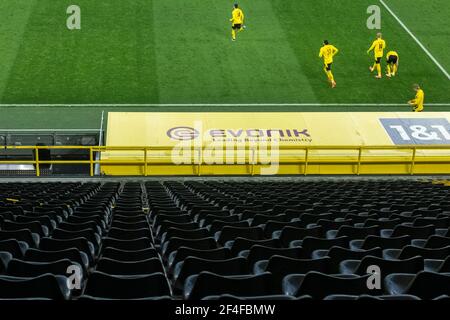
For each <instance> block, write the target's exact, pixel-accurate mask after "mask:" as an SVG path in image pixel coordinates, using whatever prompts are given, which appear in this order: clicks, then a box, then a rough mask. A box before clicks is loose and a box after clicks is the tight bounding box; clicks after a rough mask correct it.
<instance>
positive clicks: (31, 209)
mask: <svg viewBox="0 0 450 320" xmlns="http://www.w3.org/2000/svg"><path fill="white" fill-rule="evenodd" d="M431 182H432V181H431V180H430V179H427V180H419V179H358V180H356V179H345V178H342V179H328V178H319V179H305V180H304V181H302V180H300V179H296V180H293V181H289V182H288V183H286V180H282V179H281V180H279V181H272V180H268V181H265V182H264V183H262V182H261V181H258V180H256V181H255V180H242V179H241V180H237V181H234V180H232V179H231V180H230V179H226V180H217V179H216V180H200V179H199V180H194V179H192V180H167V181H162V180H161V181H158V180H142V181H139V182H124V181H122V182H110V181H109V180H104V181H103V182H89V181H87V182H45V183H43V182H39V183H16V182H11V183H1V184H0V298H1V299H56V300H70V299H73V300H77V299H83V300H104V299H144V300H161V299H163V300H164V299H188V300H197V299H206V300H217V299H249V298H253V299H283V300H292V299H326V300H366V299H377V300H397V299H400V300H417V299H444V298H445V297H446V296H448V295H450V228H449V227H450V200H449V199H450V198H449V193H450V188H449V186H448V183H431ZM373 265H376V266H378V267H379V268H380V270H381V279H382V287H381V288H380V289H371V288H369V287H368V286H367V280H368V278H369V277H370V274H368V273H367V272H368V271H367V269H368V267H370V266H373ZM71 267H72V268H73V267H75V268H78V269H79V270H81V272H80V274H79V278H77V281H79V283H80V287H79V288H77V287H73V286H70V285H69V283H70V281H72V280H73V278H71V275H72V273H71V272H69V271H68V270H70V268H71Z"/></svg>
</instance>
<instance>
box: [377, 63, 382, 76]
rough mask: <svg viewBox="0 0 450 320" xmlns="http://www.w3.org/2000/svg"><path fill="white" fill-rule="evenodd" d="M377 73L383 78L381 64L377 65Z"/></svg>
mask: <svg viewBox="0 0 450 320" xmlns="http://www.w3.org/2000/svg"><path fill="white" fill-rule="evenodd" d="M377 71H378V76H379V77H381V66H380V64H379V63H377Z"/></svg>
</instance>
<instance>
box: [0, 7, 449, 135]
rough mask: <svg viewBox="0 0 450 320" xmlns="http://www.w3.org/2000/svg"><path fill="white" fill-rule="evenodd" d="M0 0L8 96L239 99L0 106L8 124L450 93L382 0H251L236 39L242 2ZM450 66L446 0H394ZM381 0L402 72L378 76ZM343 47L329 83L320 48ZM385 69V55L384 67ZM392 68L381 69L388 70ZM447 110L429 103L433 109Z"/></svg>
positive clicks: (0, 75)
mask: <svg viewBox="0 0 450 320" xmlns="http://www.w3.org/2000/svg"><path fill="white" fill-rule="evenodd" d="M72 2H74V1H66V0H58V1H55V0H14V1H12V0H11V1H1V2H0V103H1V104H165V103H174V104H179V103H183V104H189V103H192V104H197V103H202V104H209V103H211V104H223V103H227V104H236V106H233V107H171V108H162V107H128V108H124V107H70V108H69V107H52V108H50V107H41V106H30V107H24V106H20V107H0V112H1V114H2V116H1V118H0V129H1V128H41V127H51V128H79V127H88V128H91V127H92V128H96V127H98V126H99V122H100V114H101V111H102V110H106V111H113V110H116V111H119V110H120V111H123V110H129V111H134V110H138V111H167V110H172V111H201V110H203V111H237V110H246V111H249V110H251V111H315V110H317V111H376V110H382V111H408V110H409V108H408V107H361V108H356V107H345V106H340V107H240V106H239V104H240V103H274V104H277V103H340V104H346V103H349V104H352V103H377V104H381V103H394V104H398V103H405V102H406V101H407V100H409V99H410V98H411V97H412V96H413V95H414V93H413V92H412V90H411V85H412V84H413V83H416V82H417V83H420V84H421V85H422V86H423V88H424V89H425V92H426V102H427V103H450V81H449V80H448V79H447V78H446V77H445V75H444V74H443V73H442V72H441V70H439V68H438V67H437V66H436V65H435V64H434V62H433V61H432V60H431V59H430V58H429V57H428V56H427V55H426V54H425V52H424V51H423V50H422V49H421V48H420V47H419V46H418V45H417V43H415V42H414V41H413V39H412V38H411V37H410V36H409V35H408V34H407V33H406V32H405V30H404V29H403V28H402V27H401V26H400V24H399V23H398V22H397V21H396V20H395V19H394V18H393V17H392V16H391V15H390V14H389V13H388V12H387V11H386V10H385V8H384V7H383V6H382V5H381V4H380V3H379V2H378V0H358V1H355V0H322V1H315V0H302V1H299V0H242V1H238V2H239V4H240V6H241V7H242V8H243V10H244V12H245V14H246V25H247V29H246V30H245V31H244V32H241V33H239V34H238V39H237V41H236V42H232V41H231V34H230V31H231V30H230V22H229V21H228V20H229V18H230V15H231V7H232V4H233V3H234V0H220V1H217V0H190V1H181V0H126V1H125V0H95V1H92V0H77V1H75V3H76V4H77V5H79V6H80V8H81V28H82V29H81V30H75V31H69V30H68V29H67V27H66V19H67V17H68V15H67V14H66V9H67V7H68V6H69V5H71V4H73V3H72ZM385 2H386V3H387V4H388V5H389V6H390V7H391V9H392V10H393V11H394V12H395V13H396V14H397V15H398V17H399V18H400V19H401V20H402V21H403V22H404V23H405V25H406V26H408V28H409V29H410V30H411V31H412V32H413V33H414V34H415V35H416V36H417V38H418V39H419V40H420V41H421V42H422V43H423V44H424V45H425V46H426V47H427V49H428V50H429V51H430V52H431V53H432V54H433V56H434V57H435V58H436V59H437V60H438V61H439V62H440V63H441V65H442V66H443V67H444V68H445V69H446V70H450V56H449V55H448V47H449V45H450V28H449V26H448V23H447V18H448V17H447V14H448V12H450V2H449V1H448V0H433V1H429V0H415V1H414V5H411V1H410V0H385ZM372 4H377V5H379V6H380V7H381V19H382V29H381V31H382V32H383V35H384V38H385V39H386V41H387V44H388V49H394V50H396V51H398V52H399V54H400V70H399V76H398V77H396V78H395V79H387V78H386V77H384V78H383V79H381V80H377V79H375V78H374V75H373V74H370V73H369V71H368V67H369V65H370V64H372V61H373V57H372V56H368V55H367V54H366V50H367V49H368V47H369V46H370V44H371V41H372V40H373V39H374V36H375V34H376V32H377V30H369V29H367V27H366V20H367V18H368V17H369V15H368V14H367V13H366V10H367V7H368V6H370V5H372ZM324 39H328V40H330V42H331V43H333V44H334V45H336V46H337V47H338V48H339V49H340V53H339V54H338V55H337V56H336V58H335V63H334V65H333V72H334V74H335V78H336V81H337V83H338V87H337V88H336V89H334V90H332V89H330V88H329V87H328V84H327V81H326V77H325V74H324V73H323V70H322V61H321V60H320V59H319V58H318V56H317V55H318V51H319V49H320V46H321V43H322V41H323V40H324ZM383 69H384V65H383ZM383 71H384V70H383ZM443 110H450V106H449V107H442V106H441V107H427V108H426V111H443Z"/></svg>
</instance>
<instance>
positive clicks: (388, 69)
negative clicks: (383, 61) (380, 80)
mask: <svg viewBox="0 0 450 320" xmlns="http://www.w3.org/2000/svg"><path fill="white" fill-rule="evenodd" d="M387 73H388V75H390V74H391V66H390V65H388V66H387Z"/></svg>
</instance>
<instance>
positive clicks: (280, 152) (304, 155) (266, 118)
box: [102, 112, 450, 175]
mask: <svg viewBox="0 0 450 320" xmlns="http://www.w3.org/2000/svg"><path fill="white" fill-rule="evenodd" d="M106 145H107V146H108V147H114V146H122V147H124V146H126V147H149V148H148V149H147V151H146V152H144V151H137V150H134V151H129V150H128V151H127V150H124V151H117V150H116V151H109V152H106V153H104V154H103V155H102V160H103V159H106V160H117V162H118V163H117V164H115V165H103V166H102V170H103V172H104V173H105V174H111V175H142V174H144V173H145V174H146V175H165V174H174V175H199V174H201V175H221V174H355V173H359V174H390V173H394V174H395V173H397V174H398V173H403V174H404V173H412V169H413V170H414V173H417V174H418V173H450V165H449V164H448V160H449V159H450V112H435V113H388V112H384V113H383V112H358V113H356V112H355V113H325V112H320V113H319V112H317V113H315V112H309V113H306V112H305V113H301V112H298V113H292V112H261V113H250V112H238V113H236V112H233V113H231V112H208V113H206V112H205V113H193V112H184V113H183V112H182V113H178V112H177V113H172V112H163V113H153V112H148V113H144V112H112V113H109V115H108V127H107V139H106ZM384 147H386V148H384ZM427 159H431V160H432V161H431V162H430V163H427ZM128 160H131V161H145V162H146V165H145V166H144V165H141V164H136V163H135V164H126V162H127V161H128ZM411 162H414V168H412V167H411V166H412V164H411ZM144 167H146V168H144ZM269 167H271V168H272V170H269V169H268V168H269ZM275 167H276V168H275ZM144 169H145V172H144ZM266 169H267V170H266Z"/></svg>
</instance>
